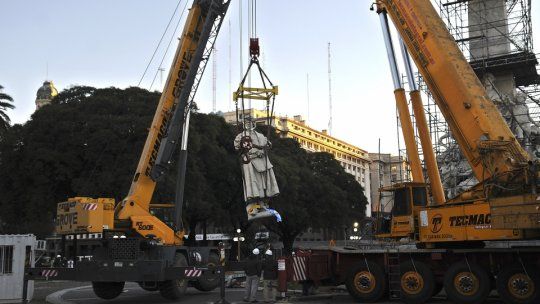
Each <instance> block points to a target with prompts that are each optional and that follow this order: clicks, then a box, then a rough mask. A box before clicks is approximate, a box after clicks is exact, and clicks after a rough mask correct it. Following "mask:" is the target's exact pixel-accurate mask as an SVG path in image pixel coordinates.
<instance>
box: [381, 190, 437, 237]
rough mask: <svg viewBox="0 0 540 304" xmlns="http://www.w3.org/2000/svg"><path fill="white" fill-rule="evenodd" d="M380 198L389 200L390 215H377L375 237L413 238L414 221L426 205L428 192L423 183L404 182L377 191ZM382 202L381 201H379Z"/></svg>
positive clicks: (414, 231)
mask: <svg viewBox="0 0 540 304" xmlns="http://www.w3.org/2000/svg"><path fill="white" fill-rule="evenodd" d="M379 192H380V194H379V195H380V197H381V198H384V197H387V198H390V201H389V202H388V203H390V204H391V206H392V209H391V212H390V214H387V215H384V214H382V213H378V214H377V237H380V238H394V237H413V236H414V234H415V233H416V230H415V226H416V225H415V221H416V220H417V218H418V214H419V213H420V210H421V209H422V208H423V207H426V206H427V205H428V190H427V185H426V184H424V183H415V182H404V183H397V184H394V185H392V186H388V187H382V188H380V189H379ZM380 201H382V200H380Z"/></svg>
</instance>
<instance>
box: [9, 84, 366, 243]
mask: <svg viewBox="0 0 540 304" xmlns="http://www.w3.org/2000/svg"><path fill="white" fill-rule="evenodd" d="M158 100H159V94H158V93H156V92H148V91H146V90H143V89H139V88H128V89H125V90H120V89H116V88H106V89H95V88H92V87H72V88H70V89H67V90H64V91H63V92H61V93H60V94H59V95H58V96H56V97H55V98H54V99H53V101H52V103H51V105H47V106H44V107H43V108H41V109H40V110H38V111H36V112H35V113H34V115H32V118H31V119H30V120H29V121H28V122H27V123H25V124H24V125H15V126H13V127H11V128H9V130H8V131H7V132H6V135H5V136H4V137H3V138H1V139H0V172H2V176H1V177H0V208H1V210H2V213H0V234H1V233H35V234H37V235H39V236H44V235H47V234H48V233H50V232H51V231H52V230H53V221H54V218H55V212H56V204H57V203H58V202H61V201H65V200H66V199H67V198H68V197H73V196H90V197H112V198H115V199H116V200H121V199H122V198H123V197H124V196H125V195H126V194H127V192H128V190H129V187H130V184H131V179H132V177H133V174H134V171H135V168H136V166H137V163H138V159H139V157H140V153H141V150H142V147H143V145H144V142H145V139H146V136H147V132H148V127H149V126H150V123H151V120H152V117H153V115H154V111H155V108H156V106H157V102H158ZM264 132H265V131H264ZM270 134H271V141H272V143H273V149H272V151H271V154H270V158H271V161H272V162H273V163H274V166H275V172H276V177H277V181H278V184H279V186H280V189H281V194H280V195H279V196H278V197H277V198H276V199H274V200H273V201H272V202H271V205H272V206H273V207H275V208H276V209H277V210H278V211H279V212H280V213H281V214H282V216H283V223H280V224H275V223H267V226H268V228H269V229H270V230H272V231H274V232H276V233H277V234H278V235H279V237H280V238H281V239H282V240H283V242H284V243H285V244H286V247H291V246H292V242H293V241H294V238H295V237H296V236H297V235H298V234H299V233H301V232H302V231H304V230H305V229H306V228H307V227H315V228H336V227H338V228H339V227H341V226H342V225H344V224H346V223H348V224H350V222H351V219H352V218H354V219H359V218H360V217H361V216H362V214H363V211H364V208H365V204H366V202H367V200H366V198H365V197H364V195H363V192H362V188H361V187H360V185H359V184H358V183H356V182H355V180H354V178H353V177H352V176H351V175H349V174H347V173H345V172H344V171H343V169H342V168H341V167H340V166H339V163H338V162H337V161H335V160H334V159H333V158H332V156H331V155H329V154H326V153H307V152H305V151H304V150H302V149H301V148H300V147H299V145H298V143H296V142H295V141H294V140H292V139H283V138H278V137H277V135H275V134H276V133H275V132H274V131H273V130H272V131H271V132H270ZM235 135H236V131H235V128H234V127H232V126H230V125H228V124H226V123H225V121H224V120H223V118H221V117H219V116H217V115H212V114H210V115H206V114H200V113H194V114H193V115H192V119H191V126H190V131H189V145H188V147H189V148H188V152H189V153H188V164H187V173H186V188H185V203H184V208H185V211H184V220H185V221H184V222H185V224H186V227H187V228H189V230H190V232H191V237H193V236H194V233H195V230H196V228H197V227H200V226H206V224H213V225H215V226H219V227H225V228H226V229H230V230H229V231H233V228H237V227H242V228H243V229H244V230H246V228H248V227H249V226H250V224H249V223H247V221H246V214H245V204H244V202H243V200H242V198H243V195H242V179H241V171H240V162H239V156H238V154H237V152H236V151H235V150H234V147H233V139H234V137H235ZM176 172H177V168H176V165H175V163H174V162H173V164H172V165H171V168H170V171H169V174H168V175H167V176H166V178H165V180H164V181H163V182H161V183H159V184H158V187H157V188H156V191H155V193H154V197H153V201H154V202H160V203H170V202H173V201H174V188H175V187H174V185H175V182H176Z"/></svg>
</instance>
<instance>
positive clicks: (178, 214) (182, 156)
mask: <svg viewBox="0 0 540 304" xmlns="http://www.w3.org/2000/svg"><path fill="white" fill-rule="evenodd" d="M186 165H187V150H180V151H179V154H178V175H177V177H176V195H175V202H174V224H175V225H176V229H177V230H182V229H183V228H184V227H183V221H182V208H183V206H184V186H185V184H186Z"/></svg>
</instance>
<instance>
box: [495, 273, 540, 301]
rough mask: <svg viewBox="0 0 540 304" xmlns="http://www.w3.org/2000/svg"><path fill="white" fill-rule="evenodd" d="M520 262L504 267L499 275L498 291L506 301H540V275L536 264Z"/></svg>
mask: <svg viewBox="0 0 540 304" xmlns="http://www.w3.org/2000/svg"><path fill="white" fill-rule="evenodd" d="M525 269H526V270H527V271H526V272H525V271H524V270H523V267H522V266H521V265H519V264H514V265H508V266H505V267H503V269H502V270H501V272H499V275H498V276H497V292H498V293H499V296H500V297H501V299H502V300H503V301H504V302H505V303H516V304H532V303H540V292H539V291H538V288H540V275H539V274H538V270H537V269H536V268H535V267H534V266H530V265H525Z"/></svg>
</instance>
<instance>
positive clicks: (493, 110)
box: [376, 0, 540, 229]
mask: <svg viewBox="0 0 540 304" xmlns="http://www.w3.org/2000/svg"><path fill="white" fill-rule="evenodd" d="M376 5H377V12H378V13H379V14H381V15H383V16H385V15H386V14H388V16H389V17H390V18H391V20H392V21H393V23H394V25H395V27H396V29H397V30H398V32H399V34H400V36H401V37H402V39H403V41H404V43H405V45H406V48H407V49H408V51H409V52H410V54H411V56H412V58H413V60H414V62H415V63H416V66H417V67H418V70H419V72H420V74H421V75H422V76H423V79H424V81H425V82H426V84H427V86H428V88H429V90H430V92H431V93H432V95H433V97H434V99H435V102H436V103H437V105H438V107H439V109H440V110H441V112H442V114H443V116H444V117H445V120H446V121H447V123H448V126H449V129H450V131H451V132H452V135H453V137H454V138H455V140H456V142H457V144H458V145H459V147H460V149H461V152H462V153H463V155H464V156H465V158H466V159H467V161H468V163H469V164H470V166H471V168H472V172H473V173H474V176H475V177H476V179H477V180H478V182H479V183H478V184H477V185H476V186H475V187H473V188H472V189H471V190H469V191H466V192H464V193H462V194H460V195H459V196H457V197H455V198H451V199H450V200H448V201H447V202H446V204H463V203H465V202H469V203H472V202H475V203H479V202H483V203H487V204H489V207H490V211H491V214H490V217H492V219H493V222H492V223H491V227H493V228H508V229H509V228H512V229H539V228H540V221H539V220H540V215H539V212H538V209H540V201H537V199H536V192H537V183H536V179H537V176H538V172H537V170H536V166H535V165H534V164H533V163H532V162H531V160H530V158H529V156H528V154H527V153H526V151H525V150H524V149H523V148H522V147H521V145H520V144H519V142H518V141H517V139H516V137H515V136H514V134H513V133H512V131H511V130H510V128H509V127H508V125H507V124H506V121H505V120H504V118H503V117H502V115H501V113H500V112H499V110H498V109H497V107H496V106H495V105H494V103H493V102H492V101H491V100H490V99H489V98H488V96H487V93H486V90H485V88H484V87H483V85H482V83H481V82H480V80H479V79H478V77H477V76H476V74H475V73H474V71H473V69H472V68H471V66H470V65H469V63H468V62H467V60H466V59H465V57H464V55H463V53H462V52H461V50H460V49H459V48H458V46H457V44H456V42H455V40H454V38H453V37H452V36H451V35H450V33H449V32H448V29H447V28H446V25H445V24H444V23H443V21H442V19H441V18H440V17H439V15H438V14H437V12H436V11H435V9H434V7H433V5H432V4H431V2H430V1H428V0H419V1H410V0H378V1H376ZM407 149H409V147H407Z"/></svg>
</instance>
